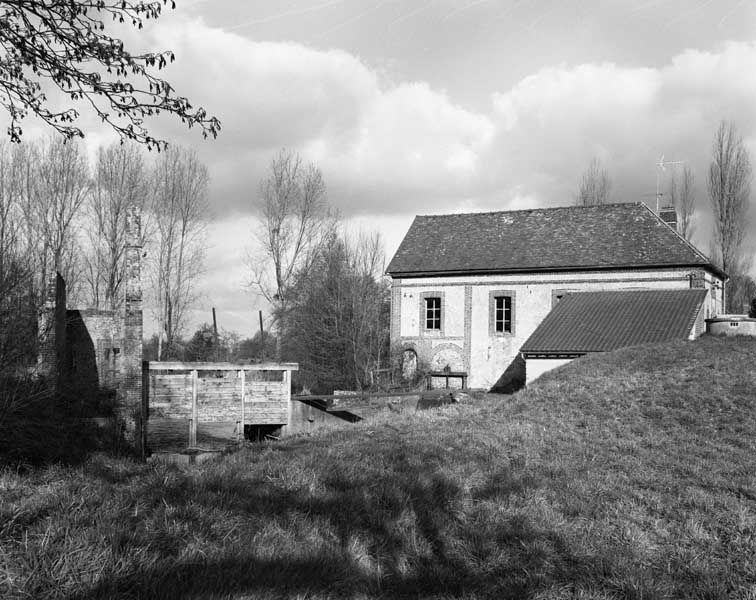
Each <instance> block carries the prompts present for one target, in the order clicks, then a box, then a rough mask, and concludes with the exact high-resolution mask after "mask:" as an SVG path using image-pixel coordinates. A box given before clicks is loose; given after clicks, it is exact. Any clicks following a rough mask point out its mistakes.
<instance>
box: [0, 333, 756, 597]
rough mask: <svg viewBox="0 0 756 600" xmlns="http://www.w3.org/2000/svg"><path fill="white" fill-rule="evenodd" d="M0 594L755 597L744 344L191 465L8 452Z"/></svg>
mask: <svg viewBox="0 0 756 600" xmlns="http://www.w3.org/2000/svg"><path fill="white" fill-rule="evenodd" d="M0 597H3V598H66V599H71V600H73V599H82V600H83V599H90V598H284V597H286V598H288V597H291V598H343V597H353V598H378V597H380V598H393V597H413V598H416V597H439V598H586V599H587V598H638V599H640V598H743V599H745V598H751V599H756V340H753V339H736V338H733V339H720V338H711V337H704V338H701V339H700V340H698V341H696V342H679V343H670V344H665V345H658V346H651V347H645V348H634V349H627V350H624V351H619V352H616V353H612V354H607V355H604V356H595V357H589V358H587V359H581V360H579V361H575V362H573V363H572V364H571V365H568V366H566V367H564V368H562V369H560V370H558V371H556V372H552V373H550V374H548V375H547V376H545V377H543V378H542V379H541V380H540V381H539V382H537V383H536V384H535V385H533V386H531V387H530V389H528V390H526V391H522V392H520V393H518V394H515V395H513V396H496V397H490V396H488V397H484V398H482V399H477V400H474V401H472V402H470V403H466V404H458V405H452V406H448V407H444V408H441V409H438V410H433V411H427V412H418V413H415V414H411V415H386V416H385V417H380V418H378V419H376V420H373V421H370V422H363V423H359V424H356V425H351V426H348V427H347V428H345V429H342V430H337V431H330V432H322V433H318V434H315V435H311V436H306V437H298V438H293V439H290V440H287V441H282V442H279V443H270V444H266V445H261V446H259V447H254V448H248V449H245V450H242V451H240V452H238V453H235V454H233V455H230V456H227V457H225V458H222V459H219V460H215V461H210V462H208V463H203V464H201V465H197V466H191V467H178V466H171V465H157V466H154V465H148V466H138V465H134V464H132V463H129V462H127V461H121V460H117V459H112V458H106V457H102V456H97V457H93V458H90V459H89V460H87V461H86V462H84V463H83V464H81V465H79V466H69V467H62V466H54V467H49V468H45V469H36V470H33V471H31V472H28V473H23V474H22V473H17V472H15V471H13V470H10V469H6V470H5V471H4V472H3V473H2V475H0Z"/></svg>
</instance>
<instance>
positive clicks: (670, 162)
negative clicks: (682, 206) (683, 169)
mask: <svg viewBox="0 0 756 600" xmlns="http://www.w3.org/2000/svg"><path fill="white" fill-rule="evenodd" d="M684 164H685V161H684V160H664V155H663V154H662V155H661V157H660V158H659V161H658V162H657V163H656V166H657V167H658V168H657V169H656V214H657V215H658V214H659V200H660V198H661V197H662V196H663V194H662V192H661V191H660V190H659V171H660V170H661V171H666V170H667V169H666V167H667V166H673V165H684Z"/></svg>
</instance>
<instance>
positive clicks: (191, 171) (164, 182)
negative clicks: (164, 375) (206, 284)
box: [148, 147, 209, 359]
mask: <svg viewBox="0 0 756 600" xmlns="http://www.w3.org/2000/svg"><path fill="white" fill-rule="evenodd" d="M208 181H209V177H208V173H207V168H206V167H205V165H204V164H202V163H201V162H200V160H199V159H198V158H197V155H196V154H195V153H194V152H191V151H187V150H182V149H180V148H175V147H170V148H168V150H166V151H165V152H164V153H162V154H161V155H160V157H159V158H158V159H157V161H156V163H155V167H154V172H153V177H152V182H151V183H152V187H153V195H152V202H151V206H150V212H151V213H152V218H153V219H154V227H153V231H154V233H153V236H152V237H153V240H152V242H151V244H150V245H149V247H148V256H149V264H150V269H149V270H150V277H151V281H152V292H153V294H154V298H153V302H154V306H155V316H156V318H157V321H158V326H159V338H158V339H159V342H158V359H160V358H161V357H162V355H163V354H164V348H165V347H168V348H170V346H171V345H172V344H173V343H174V340H175V339H176V338H177V337H178V336H179V335H180V334H181V331H182V330H183V328H184V326H185V324H186V323H185V320H186V311H187V309H188V308H189V307H190V306H191V305H192V303H193V302H194V301H195V300H196V284H197V281H198V279H199V277H200V276H201V274H202V269H203V263H204V259H205V251H206V249H207V244H206V238H205V233H206V232H205V230H206V223H207V220H208V217H209V215H208V206H207V185H208Z"/></svg>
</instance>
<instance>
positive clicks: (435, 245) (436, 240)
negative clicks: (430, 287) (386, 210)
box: [387, 202, 719, 276]
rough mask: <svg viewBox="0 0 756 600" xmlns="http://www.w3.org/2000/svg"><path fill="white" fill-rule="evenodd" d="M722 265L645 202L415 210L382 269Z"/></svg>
mask: <svg viewBox="0 0 756 600" xmlns="http://www.w3.org/2000/svg"><path fill="white" fill-rule="evenodd" d="M673 265H674V266H683V265H684V266H702V267H708V268H710V269H712V270H715V271H717V272H719V270H718V269H716V267H714V266H713V265H712V264H711V262H710V261H709V259H708V258H707V257H706V256H704V255H703V254H702V253H701V252H699V251H698V250H697V249H696V248H695V247H694V246H693V245H692V244H690V243H688V242H687V241H685V240H684V239H683V238H682V237H681V236H679V235H678V234H677V233H676V232H675V231H674V230H673V229H672V228H670V227H669V226H668V225H667V224H666V223H664V221H662V220H661V219H660V218H659V217H658V216H657V215H656V214H655V213H654V212H653V211H651V210H650V209H649V208H648V207H647V206H646V205H645V204H643V203H642V202H636V203H628V204H605V205H601V206H567V207H560V208H539V209H532V210H519V211H507V212H489V213H470V214H455V215H435V216H417V217H415V220H414V221H413V223H412V226H411V227H410V229H409V231H408V232H407V235H406V236H405V237H404V239H403V240H402V243H401V244H400V246H399V249H398V250H397V251H396V254H395V255H394V258H393V259H392V260H391V262H390V263H389V266H388V268H387V272H388V273H389V274H391V275H393V276H403V275H404V276H408V275H418V274H443V273H450V272H455V273H459V272H527V271H545V270H563V269H581V268H583V269H603V268H623V267H625V268H631V267H652V266H653V267H659V266H673Z"/></svg>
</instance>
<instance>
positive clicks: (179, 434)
mask: <svg viewBox="0 0 756 600" xmlns="http://www.w3.org/2000/svg"><path fill="white" fill-rule="evenodd" d="M188 439H189V420H188V419H174V418H150V428H149V430H148V432H147V447H148V448H149V449H150V450H152V451H153V452H154V451H159V450H177V451H180V450H185V449H186V446H187V441H188Z"/></svg>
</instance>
